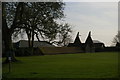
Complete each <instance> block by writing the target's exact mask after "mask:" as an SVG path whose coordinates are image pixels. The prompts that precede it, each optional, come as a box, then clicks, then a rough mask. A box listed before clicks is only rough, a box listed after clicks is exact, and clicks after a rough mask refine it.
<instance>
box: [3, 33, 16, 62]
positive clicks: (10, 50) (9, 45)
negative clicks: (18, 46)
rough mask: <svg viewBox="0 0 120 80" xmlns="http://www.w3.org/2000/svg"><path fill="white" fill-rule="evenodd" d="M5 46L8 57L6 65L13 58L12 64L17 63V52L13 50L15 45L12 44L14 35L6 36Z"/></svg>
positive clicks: (6, 34) (7, 34)
mask: <svg viewBox="0 0 120 80" xmlns="http://www.w3.org/2000/svg"><path fill="white" fill-rule="evenodd" d="M3 36H4V45H5V55H6V60H5V63H8V62H9V57H10V58H11V61H12V62H15V61H17V60H16V58H15V52H14V50H13V44H12V39H11V37H12V34H9V33H5V34H4V35H3Z"/></svg>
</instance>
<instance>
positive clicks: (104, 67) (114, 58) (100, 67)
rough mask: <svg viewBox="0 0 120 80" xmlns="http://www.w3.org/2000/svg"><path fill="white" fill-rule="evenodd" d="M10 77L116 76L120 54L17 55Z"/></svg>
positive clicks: (6, 68)
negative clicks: (119, 55)
mask: <svg viewBox="0 0 120 80" xmlns="http://www.w3.org/2000/svg"><path fill="white" fill-rule="evenodd" d="M17 59H18V60H20V61H19V62H17V63H12V71H11V73H8V64H4V65H3V77H7V78H115V77H117V76H118V53H117V52H106V53H81V54H61V55H45V56H30V57H17Z"/></svg>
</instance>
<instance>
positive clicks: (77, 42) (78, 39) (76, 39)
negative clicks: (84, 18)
mask: <svg viewBox="0 0 120 80" xmlns="http://www.w3.org/2000/svg"><path fill="white" fill-rule="evenodd" d="M74 43H75V44H81V41H80V38H79V32H78V33H77V36H76V38H75V41H74Z"/></svg>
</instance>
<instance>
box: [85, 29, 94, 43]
mask: <svg viewBox="0 0 120 80" xmlns="http://www.w3.org/2000/svg"><path fill="white" fill-rule="evenodd" d="M85 44H93V40H92V38H91V31H90V32H89V34H88V37H87V39H86V41H85Z"/></svg>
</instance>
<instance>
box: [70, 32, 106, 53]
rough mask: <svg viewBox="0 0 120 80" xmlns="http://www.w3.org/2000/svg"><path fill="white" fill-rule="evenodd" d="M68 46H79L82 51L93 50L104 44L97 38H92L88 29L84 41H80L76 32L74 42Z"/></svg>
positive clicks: (102, 46)
mask: <svg viewBox="0 0 120 80" xmlns="http://www.w3.org/2000/svg"><path fill="white" fill-rule="evenodd" d="M68 47H80V48H81V49H82V50H83V51H84V52H95V51H96V49H101V48H104V47H105V46H104V43H102V42H100V41H98V40H92V38H91V31H90V32H89V34H88V37H87V39H86V41H85V43H81V41H80V38H79V32H78V33H77V36H76V38H75V41H74V43H69V44H68Z"/></svg>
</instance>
